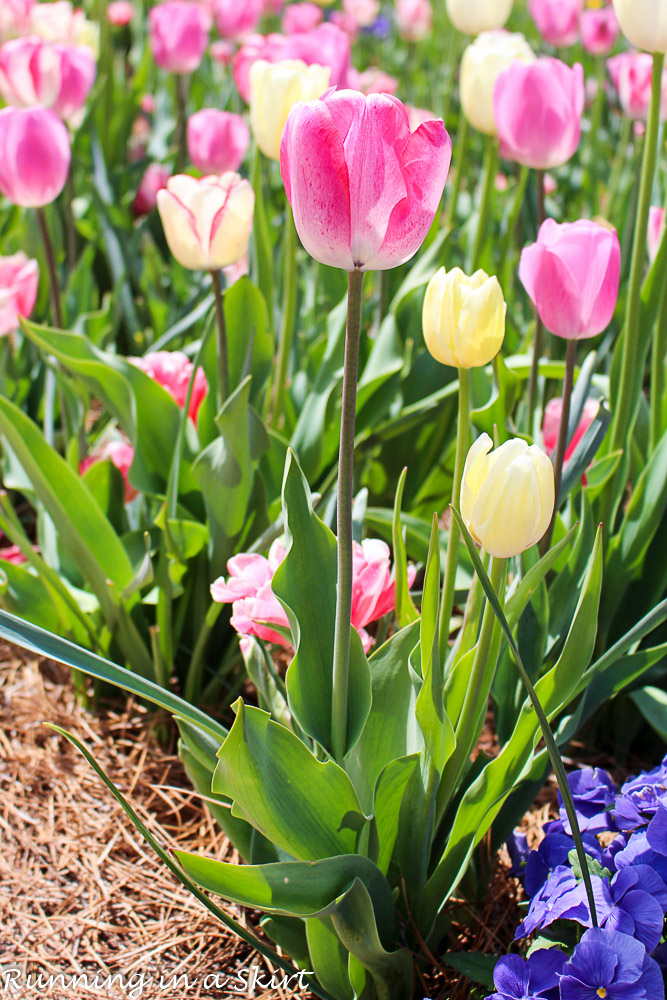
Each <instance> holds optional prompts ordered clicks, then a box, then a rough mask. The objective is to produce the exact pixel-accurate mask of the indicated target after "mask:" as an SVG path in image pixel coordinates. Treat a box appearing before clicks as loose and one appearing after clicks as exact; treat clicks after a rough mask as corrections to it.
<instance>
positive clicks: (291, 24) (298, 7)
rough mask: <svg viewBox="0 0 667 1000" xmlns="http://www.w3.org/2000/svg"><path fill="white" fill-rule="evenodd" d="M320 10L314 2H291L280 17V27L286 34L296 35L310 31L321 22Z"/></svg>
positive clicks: (321, 14)
mask: <svg viewBox="0 0 667 1000" xmlns="http://www.w3.org/2000/svg"><path fill="white" fill-rule="evenodd" d="M323 17H324V15H323V13H322V10H321V8H320V7H318V6H317V4H316V3H308V0H306V2H305V3H291V4H290V5H289V7H286V8H285V13H284V14H283V19H282V29H283V31H284V32H285V34H286V35H297V34H300V33H301V32H303V31H312V30H313V28H316V27H317V26H318V24H321V23H322V18H323Z"/></svg>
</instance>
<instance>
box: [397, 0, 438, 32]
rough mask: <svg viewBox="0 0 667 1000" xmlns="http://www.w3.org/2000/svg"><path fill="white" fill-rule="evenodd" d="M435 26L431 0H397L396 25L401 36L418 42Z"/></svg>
mask: <svg viewBox="0 0 667 1000" xmlns="http://www.w3.org/2000/svg"><path fill="white" fill-rule="evenodd" d="M432 26H433V8H432V6H431V0H396V27H397V28H398V33H399V35H400V36H401V38H404V39H405V40H406V41H408V42H418V41H420V40H421V39H422V38H426V36H427V35H428V34H429V33H430V31H431V28H432Z"/></svg>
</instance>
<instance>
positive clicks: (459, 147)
mask: <svg viewBox="0 0 667 1000" xmlns="http://www.w3.org/2000/svg"><path fill="white" fill-rule="evenodd" d="M467 147H468V119H467V118H466V116H465V115H464V114H463V112H462V111H461V112H460V118H459V124H458V128H457V129H456V138H455V140H454V186H453V187H452V193H451V195H450V196H449V203H448V205H447V214H446V216H445V226H447V225H449V224H450V223H451V222H454V220H455V219H456V206H457V203H458V200H459V192H460V191H461V181H462V179H463V164H464V163H465V157H466V150H467Z"/></svg>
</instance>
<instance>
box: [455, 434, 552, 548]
mask: <svg viewBox="0 0 667 1000" xmlns="http://www.w3.org/2000/svg"><path fill="white" fill-rule="evenodd" d="M492 447H493V442H492V441H491V438H490V437H489V435H488V434H482V435H481V436H480V437H478V438H477V440H476V441H475V443H474V444H473V446H472V447H471V449H470V451H469V452H468V456H467V458H466V463H465V467H464V469H463V480H462V482H461V516H462V518H463V520H464V522H465V525H466V527H467V529H468V531H469V532H470V534H471V535H472V536H473V538H474V539H475V540H476V541H477V542H479V544H480V545H481V546H483V548H485V549H486V551H487V552H488V553H489V554H490V555H492V556H493V557H494V558H499V559H506V558H507V557H508V556H516V555H518V554H519V553H520V552H523V551H524V549H528V548H530V546H531V545H535V543H536V542H539V540H540V538H541V537H542V535H543V534H544V532H545V531H546V530H547V528H548V527H549V523H550V521H551V515H552V513H553V509H554V471H553V466H552V464H551V460H550V459H549V457H548V455H546V454H545V453H544V452H543V451H542V450H541V449H540V448H538V447H537V445H534V444H533V445H530V447H529V446H528V445H527V444H526V442H525V441H522V440H521V438H513V439H512V440H510V441H506V442H505V444H503V445H501V446H500V447H499V448H496V450H495V451H491V449H492Z"/></svg>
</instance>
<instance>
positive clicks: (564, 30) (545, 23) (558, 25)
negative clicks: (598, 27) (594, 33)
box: [528, 0, 584, 46]
mask: <svg viewBox="0 0 667 1000" xmlns="http://www.w3.org/2000/svg"><path fill="white" fill-rule="evenodd" d="M583 6H584V0H528V10H529V12H530V15H531V17H532V18H533V21H534V22H535V25H536V27H537V30H538V31H539V33H540V34H541V35H542V38H543V39H544V41H545V42H546V43H547V44H548V45H558V46H561V45H572V43H573V42H576V40H577V38H578V37H579V17H580V15H581V11H582V9H583Z"/></svg>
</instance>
